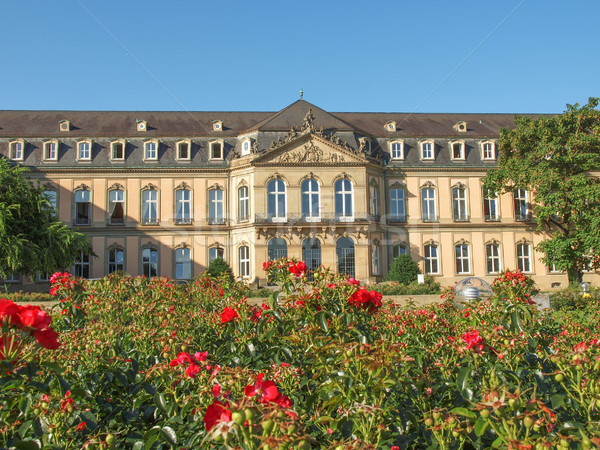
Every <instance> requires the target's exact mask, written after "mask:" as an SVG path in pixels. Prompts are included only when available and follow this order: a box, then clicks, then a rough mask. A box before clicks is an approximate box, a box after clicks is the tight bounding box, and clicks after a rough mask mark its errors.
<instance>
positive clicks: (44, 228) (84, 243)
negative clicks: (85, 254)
mask: <svg viewBox="0 0 600 450" xmlns="http://www.w3.org/2000/svg"><path fill="white" fill-rule="evenodd" d="M26 171H27V169H25V168H24V167H21V166H18V165H17V166H11V165H10V164H9V162H8V161H7V160H5V159H0V276H1V277H6V276H7V275H8V274H10V273H14V272H20V273H22V274H25V275H34V274H35V272H36V271H38V270H39V271H42V272H49V271H54V270H58V269H63V268H66V267H69V266H71V265H72V264H73V261H74V259H75V256H76V255H78V254H79V253H80V252H81V251H90V249H91V246H90V243H89V238H88V237H87V236H86V235H85V234H83V233H79V232H76V231H74V230H72V229H70V228H69V227H67V226H66V225H65V224H63V223H62V222H59V220H58V217H57V216H56V211H55V210H54V209H53V208H52V206H51V205H50V204H49V203H48V201H47V200H46V199H45V197H44V195H43V188H41V187H36V186H34V185H33V183H32V182H31V181H30V180H29V179H27V178H26V177H24V173H25V172H26Z"/></svg>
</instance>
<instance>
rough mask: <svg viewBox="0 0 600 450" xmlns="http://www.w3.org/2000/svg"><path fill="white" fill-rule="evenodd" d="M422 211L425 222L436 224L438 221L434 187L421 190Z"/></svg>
mask: <svg viewBox="0 0 600 450" xmlns="http://www.w3.org/2000/svg"><path fill="white" fill-rule="evenodd" d="M421 209H422V213H423V221H424V222H435V221H436V220H437V206H436V201H435V189H434V188H433V187H425V188H423V189H421Z"/></svg>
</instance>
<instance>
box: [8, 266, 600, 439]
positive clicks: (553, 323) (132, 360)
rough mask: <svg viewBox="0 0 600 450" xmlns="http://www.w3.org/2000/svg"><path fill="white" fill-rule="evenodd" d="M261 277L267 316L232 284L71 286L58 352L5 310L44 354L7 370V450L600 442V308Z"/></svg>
mask: <svg viewBox="0 0 600 450" xmlns="http://www.w3.org/2000/svg"><path fill="white" fill-rule="evenodd" d="M265 270H266V271H267V275H268V277H269V279H270V280H272V282H274V283H277V284H278V286H279V289H278V290H275V291H274V292H272V294H271V297H270V298H269V301H268V304H264V305H257V304H251V303H249V302H248V300H247V298H245V295H246V293H247V292H248V289H247V288H246V287H245V286H244V285H242V284H239V283H236V282H233V281H231V280H230V279H228V278H227V277H224V278H222V279H214V278H211V277H202V278H199V279H197V280H194V281H193V282H190V283H189V284H184V285H180V284H177V283H175V282H173V281H171V280H168V279H166V278H152V279H147V278H143V277H137V278H131V277H123V276H119V275H112V276H109V277H107V278H104V279H101V280H97V281H79V280H70V279H69V278H68V277H67V278H66V279H65V281H66V282H65V284H64V285H63V283H62V282H59V283H60V286H59V291H58V298H59V299H67V300H66V301H65V302H62V303H60V305H61V306H62V305H65V304H68V305H72V306H73V309H74V310H77V311H81V315H80V316H78V317H79V318H78V319H77V320H73V319H72V318H71V316H69V315H68V314H61V312H62V311H63V310H64V309H65V308H64V306H63V307H59V308H57V309H58V310H57V311H56V313H55V314H54V316H53V322H52V326H54V324H55V321H56V322H57V323H59V324H61V326H60V327H58V326H57V329H58V333H59V335H58V338H57V339H56V340H57V342H62V345H61V346H60V347H59V348H58V349H56V350H53V351H45V350H44V351H42V350H41V347H40V345H39V344H36V336H34V333H35V332H36V329H35V328H34V327H35V326H39V327H42V326H47V325H46V324H47V318H46V317H47V316H45V315H44V313H43V312H40V310H26V311H27V312H24V314H23V315H22V316H21V315H19V312H20V311H21V310H20V309H19V311H17V310H16V308H15V307H14V306H13V305H11V304H10V303H7V302H0V314H2V318H3V319H2V323H3V327H7V328H6V330H8V327H10V328H11V329H13V330H14V332H18V333H27V334H28V339H29V341H28V342H29V344H28V346H27V348H29V349H30V350H31V351H29V353H28V355H29V356H28V357H27V360H26V362H27V363H26V364H25V363H22V364H21V363H17V365H16V366H15V365H12V363H11V362H10V361H9V359H10V358H9V359H5V360H3V361H0V363H2V364H3V366H2V367H3V368H4V370H5V371H6V372H5V373H4V374H3V376H2V377H1V378H0V447H8V448H10V447H16V448H42V447H43V448H61V449H62V448H98V447H105V448H106V447H115V448H136V449H142V448H170V447H176V448H180V447H185V448H204V447H209V446H214V447H215V448H219V447H222V448H232V447H233V448H235V447H240V448H249V449H254V448H311V447H314V448H320V447H330V448H335V447H337V446H342V447H344V446H346V447H350V448H392V447H393V448H411V447H412V448H427V447H440V448H461V447H467V448H487V447H504V448H554V447H558V446H561V445H562V446H572V447H580V448H591V447H593V446H594V445H596V446H597V445H599V444H600V427H599V425H598V423H599V421H600V345H599V342H600V328H599V327H600V325H599V324H600V308H597V305H595V304H590V305H589V307H588V306H586V305H583V307H584V308H585V309H580V310H576V311H575V310H574V311H562V312H560V313H555V312H552V311H537V309H535V307H534V306H533V305H531V304H529V303H527V302H521V301H520V300H517V298H516V297H515V298H513V296H514V295H517V296H518V297H519V299H522V298H523V297H524V295H523V294H524V293H523V294H522V291H519V292H518V293H510V292H508V290H506V289H505V290H504V291H503V292H502V293H501V294H500V293H499V294H498V295H497V296H496V297H495V298H493V299H491V300H490V301H480V302H476V303H471V304H468V305H466V306H465V307H464V308H462V309H460V308H457V307H455V306H454V305H453V304H452V302H444V303H440V304H436V305H430V306H427V307H419V308H417V307H414V306H409V307H404V308H403V307H398V306H395V305H393V304H389V303H386V302H385V299H382V298H381V295H380V294H379V293H378V292H376V291H374V290H373V289H372V288H366V287H365V286H363V285H362V284H361V283H360V281H358V280H355V279H346V278H345V277H343V276H340V275H337V274H334V273H332V272H331V271H329V270H327V269H325V268H320V269H318V270H316V271H315V272H309V271H308V269H307V268H306V266H305V265H304V264H303V263H302V262H300V261H288V260H277V261H270V262H268V263H266V264H265ZM312 278H314V281H309V280H310V279H312ZM58 279H59V280H62V279H63V278H62V277H60V278H58ZM71 281H73V284H71ZM505 281H510V282H511V283H514V281H513V280H512V279H511V280H505ZM503 282H504V281H503ZM517 282H518V284H520V285H529V287H530V288H532V287H533V286H531V285H530V284H529V281H528V280H527V279H526V280H522V279H520V277H519V279H518V280H517ZM511 286H512V285H511ZM511 289H512V287H511ZM507 292H508V294H507ZM511 292H512V291H511ZM515 292H516V291H515ZM525 293H529V292H525ZM505 299H506V300H505ZM75 305H77V306H78V307H79V308H80V310H79V309H78V308H74V306H75ZM525 313H526V314H525ZM65 317H67V318H69V320H68V321H64V319H65ZM23 318H24V319H25V322H26V323H27V324H29V325H28V326H24V325H23V324H22V321H23ZM522 318H526V319H527V320H521V319H522ZM61 321H62V322H61ZM45 329H46V330H48V329H50V326H47V328H45ZM4 330H5V328H3V338H4V336H6V333H5V332H4ZM43 330H44V329H42V330H41V331H43ZM42 341H43V339H42V340H39V339H38V341H37V342H40V343H42ZM3 342H4V341H3ZM42 345H43V344H42ZM19 364H20V365H19Z"/></svg>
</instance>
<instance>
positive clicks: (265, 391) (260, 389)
mask: <svg viewBox="0 0 600 450" xmlns="http://www.w3.org/2000/svg"><path fill="white" fill-rule="evenodd" d="M244 394H246V397H248V398H251V397H254V396H258V401H259V402H260V403H265V402H272V401H274V400H275V399H277V397H279V391H278V390H277V386H275V383H273V382H272V381H269V380H267V381H263V374H262V373H259V374H258V376H257V377H256V382H255V383H254V384H253V385H249V386H246V388H245V389H244Z"/></svg>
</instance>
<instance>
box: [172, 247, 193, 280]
mask: <svg viewBox="0 0 600 450" xmlns="http://www.w3.org/2000/svg"><path fill="white" fill-rule="evenodd" d="M190 255H191V252H190V249H189V248H178V249H176V250H175V278H176V279H177V280H190V279H191V278H192V258H191V256H190Z"/></svg>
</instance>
